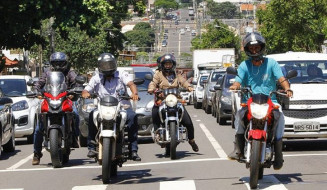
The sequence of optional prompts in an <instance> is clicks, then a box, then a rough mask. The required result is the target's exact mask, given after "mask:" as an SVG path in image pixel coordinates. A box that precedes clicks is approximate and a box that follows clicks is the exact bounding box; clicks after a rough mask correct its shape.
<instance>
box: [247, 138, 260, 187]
mask: <svg viewBox="0 0 327 190" xmlns="http://www.w3.org/2000/svg"><path fill="white" fill-rule="evenodd" d="M261 145H262V143H261V141H259V140H252V146H251V156H250V187H251V189H256V188H257V186H258V179H259V170H260V167H261V168H262V166H261V164H260V157H261Z"/></svg>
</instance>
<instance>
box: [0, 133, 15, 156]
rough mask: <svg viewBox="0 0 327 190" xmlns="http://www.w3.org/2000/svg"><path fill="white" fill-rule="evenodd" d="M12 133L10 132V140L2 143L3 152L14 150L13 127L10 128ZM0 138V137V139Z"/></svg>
mask: <svg viewBox="0 0 327 190" xmlns="http://www.w3.org/2000/svg"><path fill="white" fill-rule="evenodd" d="M12 130H13V131H12V133H11V137H10V140H9V141H8V142H7V143H6V144H4V145H3V151H4V152H14V151H15V145H16V144H15V129H14V128H13V129H12ZM0 140H1V139H0ZM0 150H1V146H0Z"/></svg>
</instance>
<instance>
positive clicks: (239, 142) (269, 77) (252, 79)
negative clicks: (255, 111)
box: [228, 32, 293, 170]
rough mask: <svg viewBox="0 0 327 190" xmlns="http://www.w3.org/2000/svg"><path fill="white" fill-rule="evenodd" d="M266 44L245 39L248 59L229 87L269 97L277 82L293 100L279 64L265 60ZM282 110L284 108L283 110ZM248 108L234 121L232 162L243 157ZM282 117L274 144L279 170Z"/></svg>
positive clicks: (255, 36) (256, 36)
mask: <svg viewBox="0 0 327 190" xmlns="http://www.w3.org/2000/svg"><path fill="white" fill-rule="evenodd" d="M265 46H266V41H265V39H264V38H263V37H262V36H261V35H260V34H259V33H257V32H252V33H249V34H247V35H246V36H245V37H244V39H243V47H244V51H245V53H246V54H247V55H248V57H249V59H248V60H246V61H243V62H242V63H241V64H240V66H239V67H238V70H237V71H238V76H237V77H236V78H235V82H234V84H233V85H232V86H230V88H229V89H230V90H238V89H240V86H243V87H250V88H251V90H252V92H253V93H254V94H258V93H262V94H265V95H269V93H270V92H272V91H276V87H277V82H276V81H278V82H279V83H280V85H281V86H282V87H283V89H284V90H285V92H286V93H287V97H292V96H293V91H292V90H291V89H290V84H289V82H288V81H287V79H286V78H285V77H284V76H283V73H282V70H281V68H280V66H279V64H278V63H277V62H276V61H275V60H274V59H271V58H266V57H264V56H263V55H264V52H265ZM271 100H272V102H273V103H274V104H278V103H277V99H276V95H273V96H272V97H271ZM280 107H281V106H280ZM244 112H245V108H241V109H240V110H238V111H237V113H236V118H235V130H236V134H235V142H234V151H233V152H232V153H231V154H229V155H228V158H229V159H231V160H239V159H241V158H243V157H244V146H245V138H244V133H245V128H246V126H244V123H243V122H242V115H244ZM279 112H280V117H279V119H278V124H277V128H276V142H275V161H274V169H275V170H279V169H281V168H282V166H283V162H284V160H283V153H282V148H283V141H282V138H283V134H284V125H285V120H284V114H283V112H281V110H279Z"/></svg>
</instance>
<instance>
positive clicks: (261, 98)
mask: <svg viewBox="0 0 327 190" xmlns="http://www.w3.org/2000/svg"><path fill="white" fill-rule="evenodd" d="M268 98H269V96H267V95H265V94H253V95H252V101H253V102H254V103H257V104H265V103H267V102H268Z"/></svg>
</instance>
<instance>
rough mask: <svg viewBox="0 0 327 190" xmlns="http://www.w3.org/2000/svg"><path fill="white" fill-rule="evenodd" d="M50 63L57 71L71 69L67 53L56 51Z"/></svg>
mask: <svg viewBox="0 0 327 190" xmlns="http://www.w3.org/2000/svg"><path fill="white" fill-rule="evenodd" d="M50 65H51V66H52V68H53V69H54V70H55V71H61V72H67V71H69V69H70V63H68V57H67V55H66V54H65V53H62V52H55V53H53V54H51V56H50Z"/></svg>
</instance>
